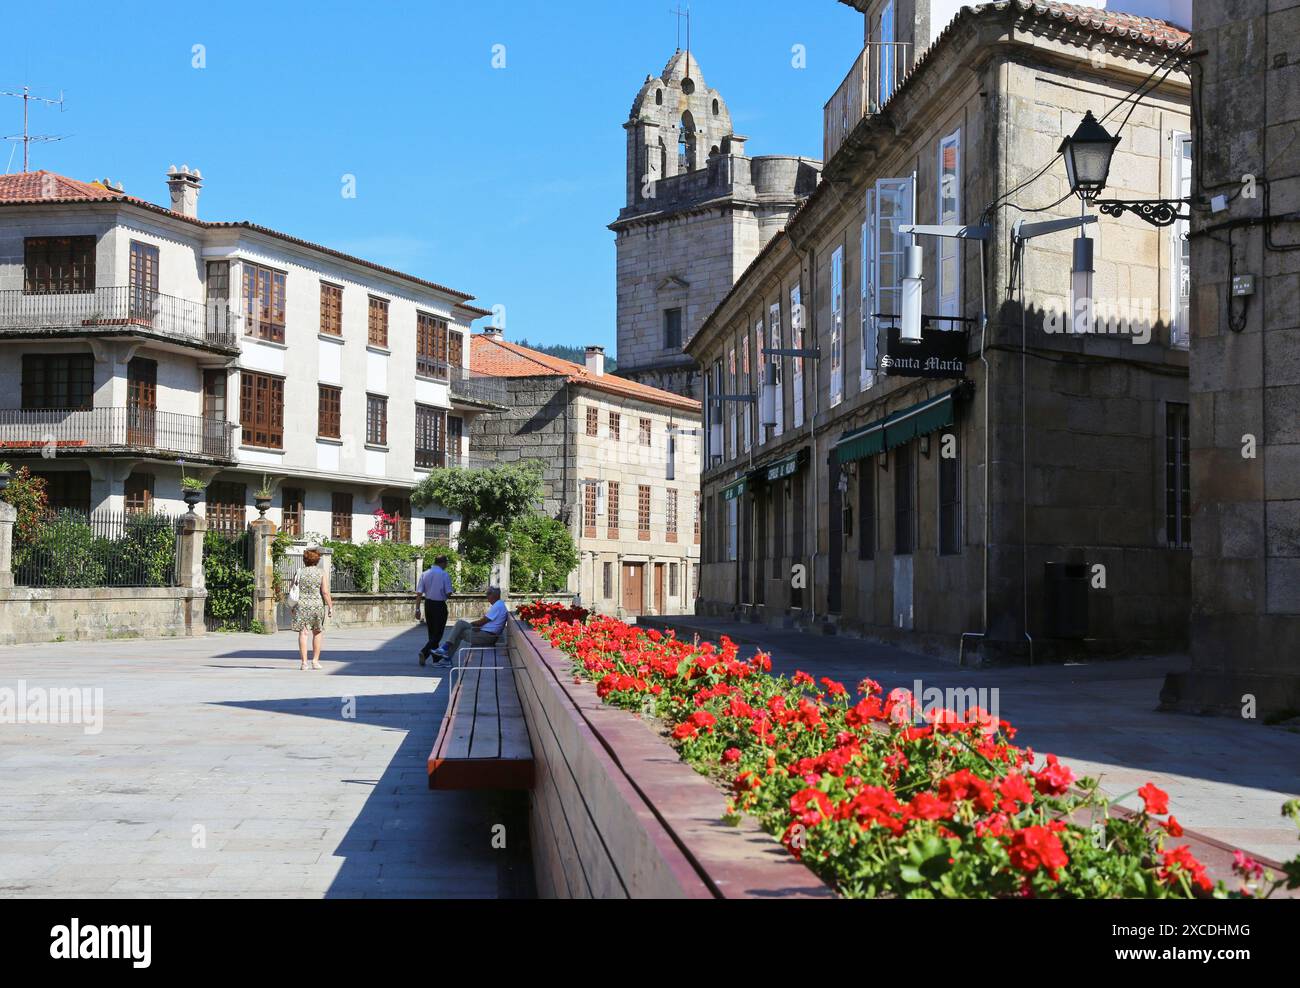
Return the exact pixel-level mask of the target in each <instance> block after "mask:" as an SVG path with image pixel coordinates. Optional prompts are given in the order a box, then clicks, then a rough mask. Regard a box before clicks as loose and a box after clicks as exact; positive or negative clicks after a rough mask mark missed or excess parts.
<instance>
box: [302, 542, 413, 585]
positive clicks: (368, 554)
mask: <svg viewBox="0 0 1300 988" xmlns="http://www.w3.org/2000/svg"><path fill="white" fill-rule="evenodd" d="M321 545H322V546H324V547H326V548H329V549H330V550H332V551H333V555H332V557H331V559H332V563H331V565H332V566H333V568H334V572H336V573H340V574H346V575H347V576H348V577H350V578H351V580H352V583H353V585H354V586H355V587H356V588H357V591H358V592H360V593H368V592H369V590H370V573H371V571H372V569H373V568H374V564H375V562H376V560H377V561H378V562H379V589H380V592H383V593H392V592H398V591H401V590H414V587H412V586H408V585H407V584H408V583H409V581H408V579H407V577H406V574H407V572H408V571H409V567H410V565H411V563H412V562H413V561H414V560H415V557H416V556H419V555H421V553H422V550H421V549H420V548H419V547H417V546H413V545H406V544H404V543H402V542H363V543H361V544H360V545H357V544H355V543H352V542H341V541H337V540H335V539H326V540H324V541H323V542H321Z"/></svg>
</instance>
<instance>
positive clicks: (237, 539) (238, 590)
mask: <svg viewBox="0 0 1300 988" xmlns="http://www.w3.org/2000/svg"><path fill="white" fill-rule="evenodd" d="M252 550H253V533H252V531H251V530H249V529H247V528H244V529H241V530H237V531H231V530H224V529H219V528H215V529H213V528H210V529H208V531H207V532H206V533H205V534H204V536H203V581H204V584H205V585H206V586H207V591H208V596H207V598H206V599H205V600H204V602H203V625H204V627H205V628H206V629H207V630H208V631H251V630H252V629H253V593H254V589H255V585H256V581H255V577H254V575H253V567H252V560H251V558H250V556H251V554H252Z"/></svg>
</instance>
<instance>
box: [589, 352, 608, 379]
mask: <svg viewBox="0 0 1300 988" xmlns="http://www.w3.org/2000/svg"><path fill="white" fill-rule="evenodd" d="M587 371H588V372H589V373H591V374H595V375H596V376H597V377H600V376H601V375H602V374H604V373H605V348H604V347H603V346H589V347H587Z"/></svg>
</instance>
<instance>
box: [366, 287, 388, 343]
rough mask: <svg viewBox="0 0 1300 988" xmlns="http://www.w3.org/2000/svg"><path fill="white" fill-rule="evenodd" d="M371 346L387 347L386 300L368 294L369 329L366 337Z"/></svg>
mask: <svg viewBox="0 0 1300 988" xmlns="http://www.w3.org/2000/svg"><path fill="white" fill-rule="evenodd" d="M366 339H367V341H368V342H369V343H370V345H371V346H378V347H384V348H387V347H388V300H387V299H383V298H376V297H375V296H374V295H371V296H370V318H369V331H368V335H367V337H366Z"/></svg>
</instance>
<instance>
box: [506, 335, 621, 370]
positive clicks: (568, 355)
mask: <svg viewBox="0 0 1300 988" xmlns="http://www.w3.org/2000/svg"><path fill="white" fill-rule="evenodd" d="M519 346H526V347H528V348H529V349H531V350H537V351H538V352H540V353H546V354H550V355H551V356H552V357H559V358H560V359H561V360H570V361H572V362H573V363H575V364H577V365H579V366H585V365H586V363H587V348H586V347H584V346H572V345H569V344H566V343H529V342H528V341H527V340H520V341H519ZM617 369H618V360H616V359H615V358H614V357H610V356H606V357H605V371H606V373H609V372H612V371H615V370H617Z"/></svg>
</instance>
